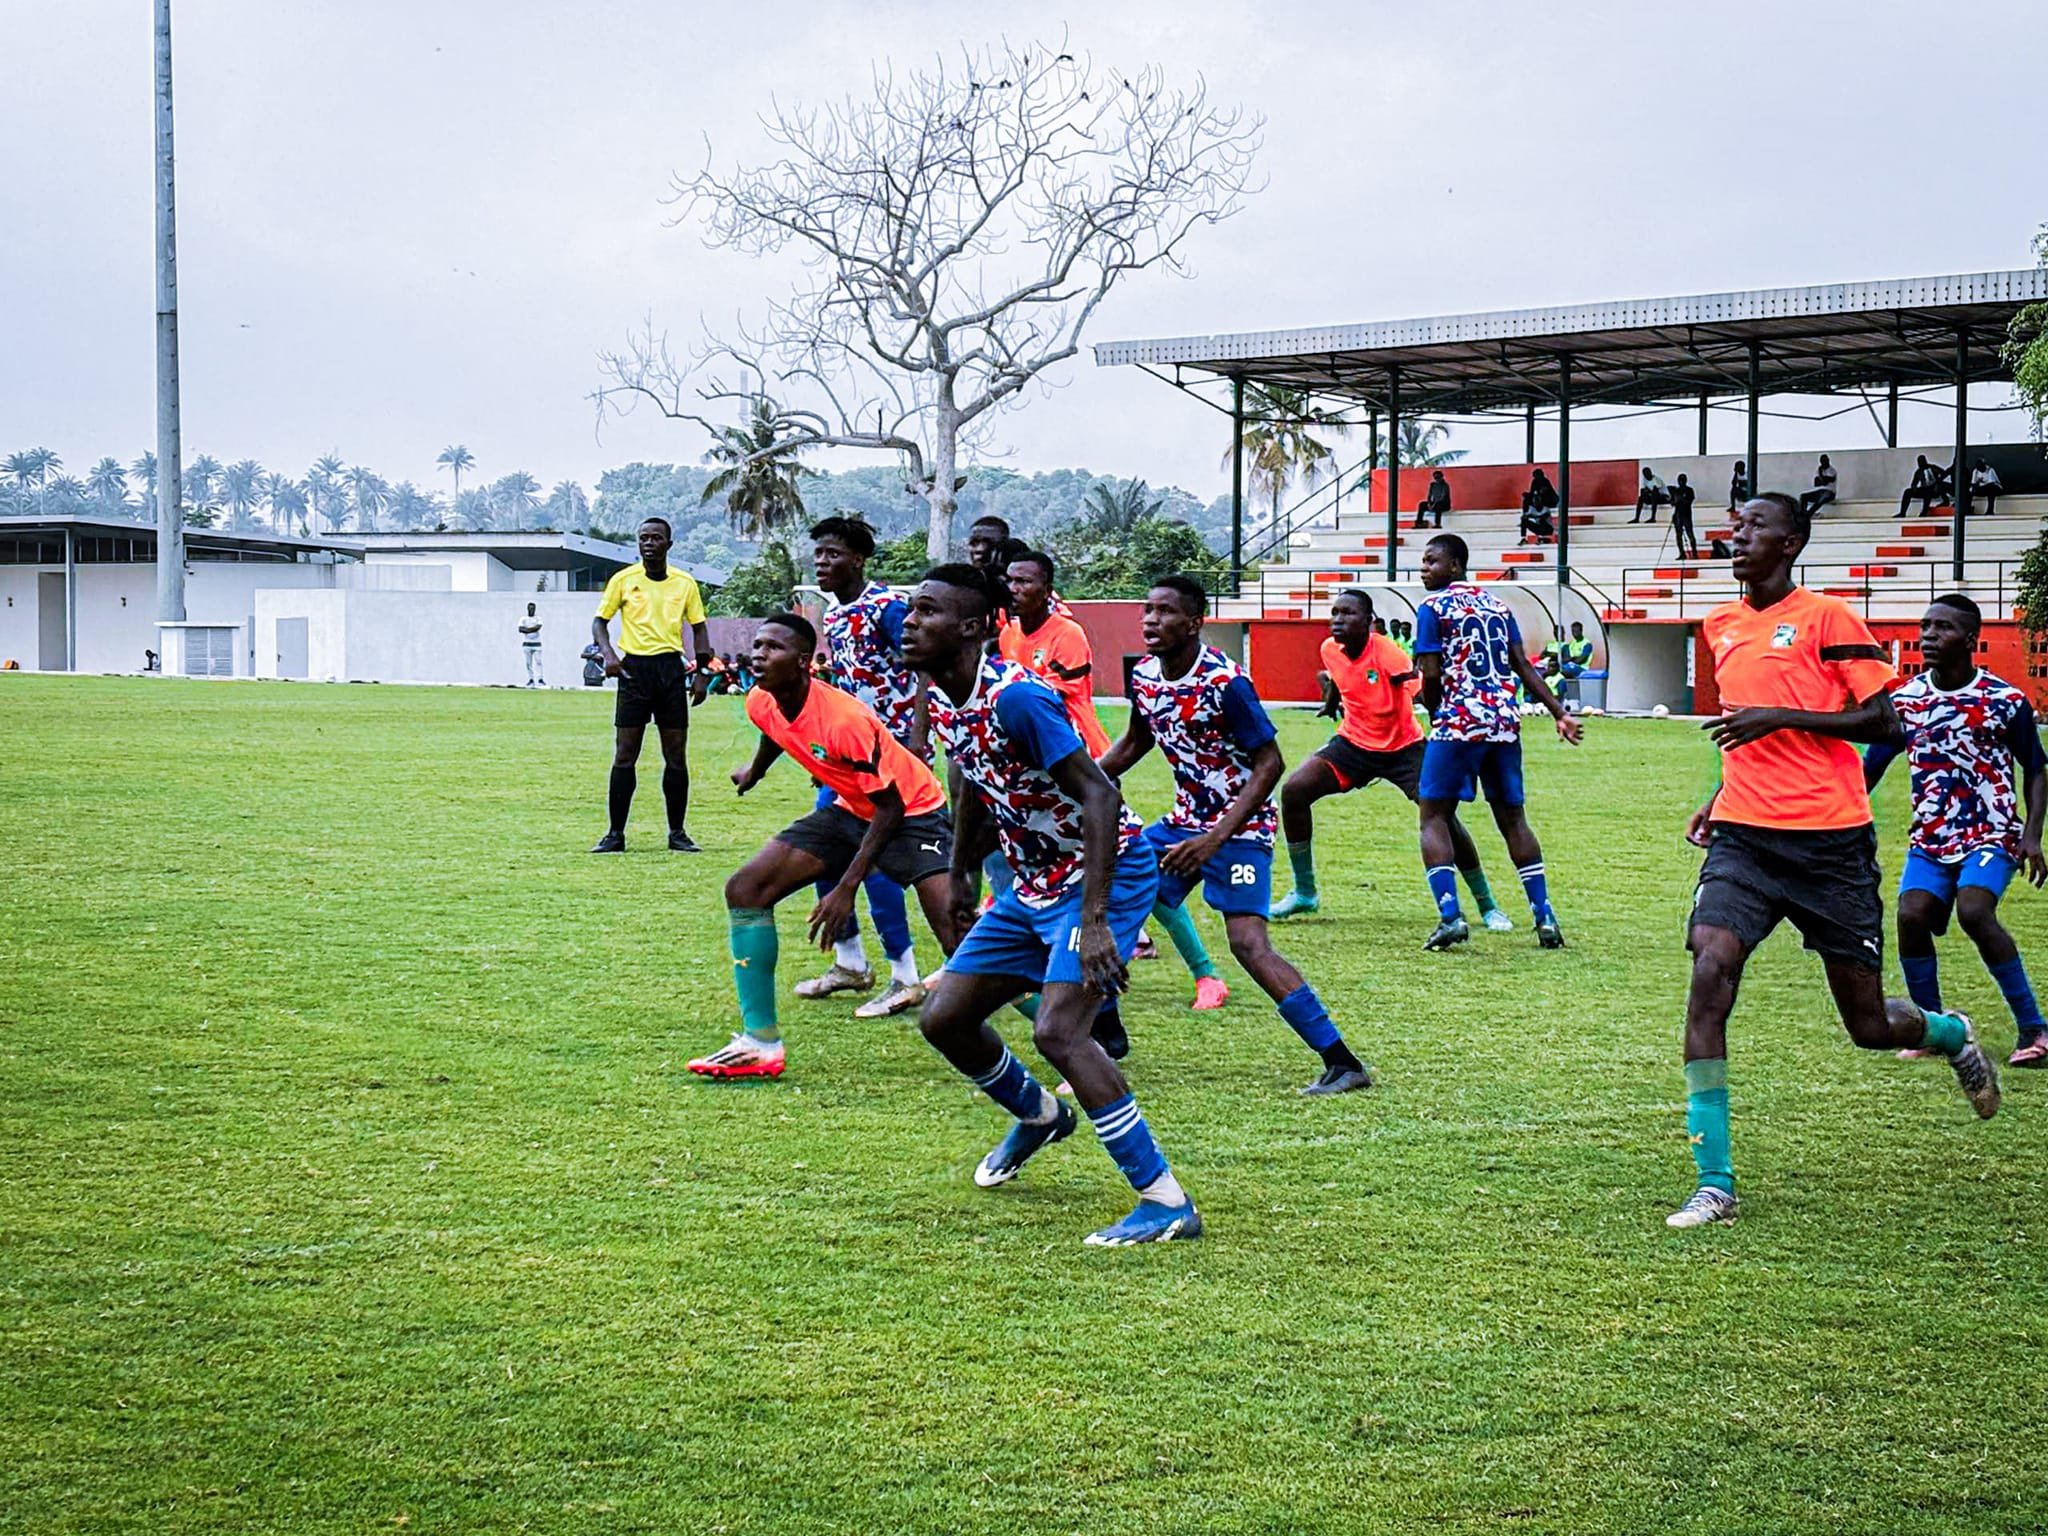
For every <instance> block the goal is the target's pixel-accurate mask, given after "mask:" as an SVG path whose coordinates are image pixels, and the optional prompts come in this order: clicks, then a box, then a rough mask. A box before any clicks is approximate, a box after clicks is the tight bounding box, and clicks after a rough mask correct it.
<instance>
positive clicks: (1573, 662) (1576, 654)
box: [1557, 624, 1593, 679]
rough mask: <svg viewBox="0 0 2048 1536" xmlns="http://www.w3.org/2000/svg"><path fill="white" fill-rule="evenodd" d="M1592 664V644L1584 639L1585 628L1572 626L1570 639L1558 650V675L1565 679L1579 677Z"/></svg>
mask: <svg viewBox="0 0 2048 1536" xmlns="http://www.w3.org/2000/svg"><path fill="white" fill-rule="evenodd" d="M1592 664H1593V642H1592V641H1590V640H1588V639H1587V638H1586V626H1585V625H1583V624H1574V625H1573V626H1572V637H1571V639H1569V640H1567V641H1565V642H1564V643H1563V644H1562V645H1561V646H1560V647H1559V648H1558V658H1557V670H1558V675H1559V676H1561V677H1564V678H1566V679H1571V678H1577V677H1581V676H1583V675H1584V674H1585V671H1586V668H1588V667H1589V666H1591V665H1592Z"/></svg>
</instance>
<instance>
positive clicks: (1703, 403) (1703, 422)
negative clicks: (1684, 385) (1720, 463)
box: [1700, 395, 1707, 459]
mask: <svg viewBox="0 0 2048 1536" xmlns="http://www.w3.org/2000/svg"><path fill="white" fill-rule="evenodd" d="M1706 456H1707V397H1706V396H1705V395H1701V396H1700V457H1701V458H1703V459H1704V458H1705V457H1706Z"/></svg>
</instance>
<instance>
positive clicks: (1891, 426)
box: [1884, 379, 1899, 448]
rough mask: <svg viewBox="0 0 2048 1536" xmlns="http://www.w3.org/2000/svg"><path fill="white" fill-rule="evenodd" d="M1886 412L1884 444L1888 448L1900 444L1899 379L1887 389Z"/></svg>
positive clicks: (1894, 380) (1893, 381)
mask: <svg viewBox="0 0 2048 1536" xmlns="http://www.w3.org/2000/svg"><path fill="white" fill-rule="evenodd" d="M1885 393H1886V399H1885V413H1884V445H1885V447H1887V448H1896V447H1898V446H1899V381H1898V380H1897V379H1893V380H1892V387H1891V388H1890V389H1889V390H1887V391H1886V392H1885Z"/></svg>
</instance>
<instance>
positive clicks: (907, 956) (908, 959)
mask: <svg viewBox="0 0 2048 1536" xmlns="http://www.w3.org/2000/svg"><path fill="white" fill-rule="evenodd" d="M889 979H890V980H891V981H900V982H902V983H903V985H904V986H906V987H914V986H916V985H918V983H920V982H922V981H923V980H924V976H923V974H922V973H921V972H919V970H918V968H917V951H916V950H914V949H906V950H905V951H903V953H902V954H900V955H891V956H890V957H889Z"/></svg>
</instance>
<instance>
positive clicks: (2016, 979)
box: [1913, 955, 2048, 1041]
mask: <svg viewBox="0 0 2048 1536" xmlns="http://www.w3.org/2000/svg"><path fill="white" fill-rule="evenodd" d="M1928 963H1929V964H1930V965H1931V964H1933V962H1932V961H1929V962H1928ZM1986 969H1987V970H1989V971H1990V972H1991V979H1992V980H1993V981H1995V982H1997V983H1998V990H1999V991H2000V992H2002V993H2004V994H2005V1005H2006V1007H2008V1008H2010V1009H2011V1010H2012V1021H2013V1023H2015V1024H2017V1025H2018V1026H2019V1031H2020V1039H2021V1040H2022V1041H2024V1040H2028V1039H2031V1038H2032V1037H2033V1036H2035V1035H2038V1034H2040V1033H2041V1032H2042V1031H2043V1030H2048V1020H2044V1019H2043V1018H2042V1017H2041V1005H2040V1004H2039V1003H2037V1002H2035V1001H2034V988H2033V984H2032V983H2031V982H2029V981H2028V980H2027V967H2026V964H2025V962H2023V961H2022V960H2021V959H2020V957H2019V956H2018V955H2014V956H2013V957H2012V958H2011V959H2010V960H2008V961H2006V962H2005V964H2003V965H1993V966H1987V967H1986ZM1913 1001H1914V1002H1916V1003H1918V1002H1920V998H1919V995H1918V994H1917V993H1916V994H1915V995H1914V998H1913ZM1921 1006H1922V1007H1923V1008H1924V1007H1925V1006H1926V1004H1924V1003H1921ZM1935 1006H1936V1007H1939V1006H1940V1004H1938V1003H1937V1004H1936V1005H1935Z"/></svg>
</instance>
